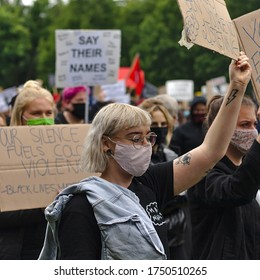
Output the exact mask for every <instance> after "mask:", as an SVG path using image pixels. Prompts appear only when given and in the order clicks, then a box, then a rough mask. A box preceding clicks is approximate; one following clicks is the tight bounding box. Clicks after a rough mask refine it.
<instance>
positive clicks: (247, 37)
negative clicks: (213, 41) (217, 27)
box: [234, 9, 260, 104]
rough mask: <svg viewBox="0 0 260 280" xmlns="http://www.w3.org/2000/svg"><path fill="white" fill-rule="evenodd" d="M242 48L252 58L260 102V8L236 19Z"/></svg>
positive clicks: (255, 88) (255, 84) (257, 96)
mask: <svg viewBox="0 0 260 280" xmlns="http://www.w3.org/2000/svg"><path fill="white" fill-rule="evenodd" d="M234 23H235V26H236V28H237V33H238V35H239V42H240V45H241V49H242V50H243V51H244V52H245V53H246V55H247V56H248V57H249V59H250V65H251V67H252V78H251V81H252V84H253V88H254V92H255V96H256V99H257V101H258V104H260V9H259V10H256V11H254V12H252V13H249V14H246V15H244V16H241V17H239V18H236V19H234Z"/></svg>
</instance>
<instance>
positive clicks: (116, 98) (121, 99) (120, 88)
mask: <svg viewBox="0 0 260 280" xmlns="http://www.w3.org/2000/svg"><path fill="white" fill-rule="evenodd" d="M101 88H102V90H103V92H104V93H105V101H109V100H111V101H113V102H117V103H127V104H130V94H127V93H126V86H125V80H119V81H118V82H117V83H115V84H110V85H102V86H101Z"/></svg>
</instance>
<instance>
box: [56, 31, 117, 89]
mask: <svg viewBox="0 0 260 280" xmlns="http://www.w3.org/2000/svg"><path fill="white" fill-rule="evenodd" d="M55 36H56V73H55V83H56V87H58V88H64V87H69V86H79V85H88V86H95V85H103V84H112V83H116V82H117V78H118V68H119V65H120V49H121V31H120V30H56V31H55Z"/></svg>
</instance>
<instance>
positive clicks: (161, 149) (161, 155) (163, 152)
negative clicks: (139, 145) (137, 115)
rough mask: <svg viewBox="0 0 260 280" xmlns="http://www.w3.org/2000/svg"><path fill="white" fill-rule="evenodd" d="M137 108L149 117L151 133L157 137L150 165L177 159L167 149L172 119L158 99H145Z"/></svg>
mask: <svg viewBox="0 0 260 280" xmlns="http://www.w3.org/2000/svg"><path fill="white" fill-rule="evenodd" d="M139 107H140V108H142V109H144V110H145V111H147V112H148V113H149V114H150V115H151V119H152V123H151V131H152V132H154V133H155V134H156V135H157V137H156V142H155V144H154V146H153V149H152V157H151V163H152V164H153V163H158V162H165V161H169V160H173V159H175V158H177V154H176V153H175V152H173V151H172V150H170V149H169V148H168V144H169V142H170V139H171V137H172V131H173V119H172V117H171V115H170V114H169V112H168V110H167V109H166V108H165V107H164V106H163V103H162V102H161V101H160V100H159V99H155V98H147V99H145V100H144V101H143V102H142V103H141V104H140V105H139Z"/></svg>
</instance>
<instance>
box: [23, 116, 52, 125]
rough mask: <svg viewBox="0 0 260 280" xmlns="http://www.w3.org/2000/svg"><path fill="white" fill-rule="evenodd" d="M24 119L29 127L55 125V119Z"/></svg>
mask: <svg viewBox="0 0 260 280" xmlns="http://www.w3.org/2000/svg"><path fill="white" fill-rule="evenodd" d="M23 119H25V120H26V124H27V125H52V124H54V119H53V118H37V119H26V118H25V117H23Z"/></svg>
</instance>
